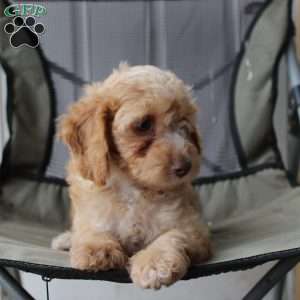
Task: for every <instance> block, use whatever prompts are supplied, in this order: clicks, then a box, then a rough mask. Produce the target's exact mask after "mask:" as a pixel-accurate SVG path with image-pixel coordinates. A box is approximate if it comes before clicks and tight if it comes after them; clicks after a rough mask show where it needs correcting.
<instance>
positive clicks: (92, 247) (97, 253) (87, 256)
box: [71, 241, 128, 272]
mask: <svg viewBox="0 0 300 300" xmlns="http://www.w3.org/2000/svg"><path fill="white" fill-rule="evenodd" d="M127 261H128V257H127V256H126V254H125V253H124V252H123V250H122V247H121V245H119V244H118V243H117V242H114V241H105V242H103V243H101V242H100V243H99V242H98V243H95V244H93V243H89V244H82V245H76V246H74V247H72V248H71V266H72V267H73V268H76V269H80V270H89V271H95V272H96V271H106V270H109V269H121V268H125V266H126V264H127Z"/></svg>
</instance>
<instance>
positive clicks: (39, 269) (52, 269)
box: [0, 248, 300, 283]
mask: <svg viewBox="0 0 300 300" xmlns="http://www.w3.org/2000/svg"><path fill="white" fill-rule="evenodd" d="M289 257H299V259H300V248H294V249H289V250H283V251H276V252H270V253H264V254H259V255H256V256H251V257H246V258H240V259H235V260H230V261H223V262H218V263H208V264H204V265H199V266H192V267H191V268H190V269H189V271H188V273H187V274H186V275H185V276H184V278H182V280H189V279H195V278H199V277H204V276H211V275H217V274H221V273H227V272H232V271H241V270H247V269H251V268H253V267H256V266H258V265H262V264H264V263H267V262H269V261H274V260H280V259H285V258H289ZM0 265H1V266H3V267H9V268H16V269H19V270H22V271H25V272H30V273H34V274H38V275H41V276H43V277H48V278H56V279H81V280H103V281H110V282H118V283H131V279H130V278H129V275H128V273H127V271H125V270H111V271H105V272H88V271H80V270H77V269H73V268H70V267H58V266H50V265H44V264H35V263H28V262H23V261H15V260H6V259H0Z"/></svg>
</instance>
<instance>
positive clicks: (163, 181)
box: [60, 65, 201, 190]
mask: <svg viewBox="0 0 300 300" xmlns="http://www.w3.org/2000/svg"><path fill="white" fill-rule="evenodd" d="M195 122H196V108H195V105H194V104H193V102H192V99H191V95H190V92H189V88H187V87H186V86H185V85H184V83H183V82H182V81H181V80H179V79H178V78H177V77H176V76H175V75H174V74H173V73H171V72H168V71H162V70H160V69H158V68H156V67H153V66H135V67H128V66H126V65H125V66H124V65H122V66H120V68H119V69H118V70H116V71H114V72H113V74H112V75H110V76H109V77H108V78H107V79H106V80H105V81H104V82H103V83H101V84H98V85H93V86H91V87H89V88H88V92H87V96H85V97H84V98H83V99H81V100H80V101H79V102H78V103H76V104H74V105H73V107H72V108H71V110H70V112H69V114H67V115H66V116H64V117H63V118H62V121H61V124H60V125H61V126H60V136H61V137H62V139H63V140H64V142H65V143H66V144H67V145H68V146H69V148H70V151H71V155H72V159H73V160H74V161H75V162H76V165H77V167H78V169H79V170H80V172H81V175H82V176H83V177H85V178H87V179H90V180H93V181H94V182H95V183H96V184H98V185H103V184H105V182H106V179H107V178H108V176H109V172H110V164H111V163H112V162H113V163H114V164H115V165H117V166H118V167H120V168H121V169H122V170H123V171H124V172H126V173H127V175H128V176H129V177H130V178H132V179H133V180H134V181H135V182H136V183H137V184H139V185H142V186H144V187H147V188H152V189H158V190H161V189H163V190H165V189H172V188H174V187H177V186H179V185H181V184H182V183H185V182H188V181H191V179H192V178H193V177H194V176H195V175H196V174H197V172H198V169H199V165H200V155H201V145H200V140H199V136H198V133H197V130H196V125H195Z"/></svg>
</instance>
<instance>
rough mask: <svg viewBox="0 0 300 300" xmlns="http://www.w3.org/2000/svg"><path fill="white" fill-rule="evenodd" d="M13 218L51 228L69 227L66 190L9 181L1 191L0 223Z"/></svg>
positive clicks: (36, 182)
mask: <svg viewBox="0 0 300 300" xmlns="http://www.w3.org/2000/svg"><path fill="white" fill-rule="evenodd" d="M13 216H21V217H25V218H26V219H27V220H32V221H35V222H40V223H41V224H44V225H47V226H51V227H59V228H63V227H66V226H67V225H68V223H69V199H68V191H67V188H66V187H62V186H60V185H57V184H47V183H42V182H38V181H35V180H32V181H30V180H24V179H18V178H14V179H11V180H7V181H6V184H5V185H3V186H2V187H1V196H0V219H1V218H4V219H7V218H8V219H10V218H11V217H13Z"/></svg>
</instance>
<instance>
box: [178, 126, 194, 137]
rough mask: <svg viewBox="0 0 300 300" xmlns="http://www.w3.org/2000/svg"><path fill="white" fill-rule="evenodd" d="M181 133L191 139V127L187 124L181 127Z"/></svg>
mask: <svg viewBox="0 0 300 300" xmlns="http://www.w3.org/2000/svg"><path fill="white" fill-rule="evenodd" d="M179 132H180V134H181V135H182V136H184V137H189V136H190V134H191V130H190V127H189V126H188V125H187V124H185V123H184V124H182V125H181V126H180V127H179Z"/></svg>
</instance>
